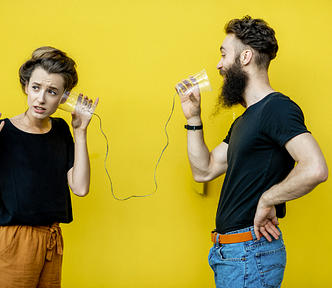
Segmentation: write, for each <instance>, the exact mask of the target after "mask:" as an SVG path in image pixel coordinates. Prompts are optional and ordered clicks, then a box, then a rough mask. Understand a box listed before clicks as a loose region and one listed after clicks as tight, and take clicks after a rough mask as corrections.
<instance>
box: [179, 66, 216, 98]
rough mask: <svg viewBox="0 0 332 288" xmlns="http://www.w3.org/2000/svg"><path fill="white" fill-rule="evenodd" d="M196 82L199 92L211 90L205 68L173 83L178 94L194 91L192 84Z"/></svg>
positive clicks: (188, 93)
mask: <svg viewBox="0 0 332 288" xmlns="http://www.w3.org/2000/svg"><path fill="white" fill-rule="evenodd" d="M197 84H198V88H199V92H200V93H202V92H206V91H212V87H211V84H210V81H209V78H208V76H207V74H206V71H205V69H203V70H202V71H199V72H197V73H196V74H194V75H192V76H189V77H188V78H187V79H184V80H182V81H181V82H179V83H177V84H176V85H175V89H176V91H177V92H178V94H179V95H180V96H183V95H190V94H191V93H192V92H193V91H194V86H195V85H197Z"/></svg>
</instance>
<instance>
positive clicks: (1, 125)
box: [0, 113, 5, 131]
mask: <svg viewBox="0 0 332 288" xmlns="http://www.w3.org/2000/svg"><path fill="white" fill-rule="evenodd" d="M1 115H2V114H1V113H0V117H1ZM4 125H5V121H2V122H1V123H0V131H1V130H2V128H3V126H4Z"/></svg>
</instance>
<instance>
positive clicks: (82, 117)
mask: <svg viewBox="0 0 332 288" xmlns="http://www.w3.org/2000/svg"><path fill="white" fill-rule="evenodd" d="M98 102H99V98H97V99H96V101H95V103H93V101H92V99H89V98H88V97H87V96H84V97H83V94H82V93H81V94H80V95H79V96H78V99H77V103H76V108H75V111H73V112H71V115H72V122H71V124H72V126H73V128H74V129H81V130H83V131H85V130H86V129H87V127H88V125H89V123H90V120H91V117H92V115H93V113H94V111H95V110H96V107H97V105H98Z"/></svg>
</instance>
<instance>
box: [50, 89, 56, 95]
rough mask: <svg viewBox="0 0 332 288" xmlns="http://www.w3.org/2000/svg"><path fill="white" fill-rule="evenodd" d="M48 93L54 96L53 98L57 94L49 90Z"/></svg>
mask: <svg viewBox="0 0 332 288" xmlns="http://www.w3.org/2000/svg"><path fill="white" fill-rule="evenodd" d="M48 93H49V94H51V95H53V96H55V95H56V93H55V92H54V91H52V90H49V91H48Z"/></svg>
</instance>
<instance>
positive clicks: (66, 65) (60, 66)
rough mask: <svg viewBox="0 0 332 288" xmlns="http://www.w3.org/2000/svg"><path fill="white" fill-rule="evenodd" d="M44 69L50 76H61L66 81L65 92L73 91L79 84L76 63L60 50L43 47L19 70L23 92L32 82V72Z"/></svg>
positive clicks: (34, 52)
mask: <svg viewBox="0 0 332 288" xmlns="http://www.w3.org/2000/svg"><path fill="white" fill-rule="evenodd" d="M37 67H41V68H43V69H44V70H45V71H46V72H47V73H49V74H60V75H61V76H62V78H63V80H64V88H65V90H68V91H70V90H72V89H73V88H74V87H75V86H76V85H77V82H78V76H77V71H76V63H75V61H74V60H73V59H71V58H70V57H68V56H67V54H66V53H65V52H63V51H61V50H59V49H56V48H53V47H50V46H43V47H40V48H37V49H36V50H35V51H33V53H32V55H31V59H29V60H28V61H26V62H25V63H24V64H23V65H22V66H21V67H20V69H19V75H20V82H21V85H22V90H23V92H25V86H26V84H27V83H29V81H30V77H31V75H32V72H33V71H34V70H35V69H36V68H37Z"/></svg>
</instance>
